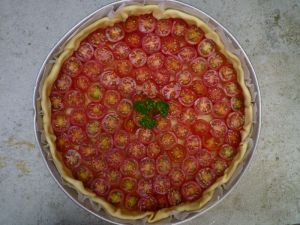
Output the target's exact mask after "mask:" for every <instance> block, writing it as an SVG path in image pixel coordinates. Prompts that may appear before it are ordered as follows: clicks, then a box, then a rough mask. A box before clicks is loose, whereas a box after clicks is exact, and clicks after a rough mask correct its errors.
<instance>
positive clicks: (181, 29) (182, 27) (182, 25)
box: [172, 19, 187, 37]
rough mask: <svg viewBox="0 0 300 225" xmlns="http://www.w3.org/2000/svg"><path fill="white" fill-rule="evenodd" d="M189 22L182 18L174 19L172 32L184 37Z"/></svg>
mask: <svg viewBox="0 0 300 225" xmlns="http://www.w3.org/2000/svg"><path fill="white" fill-rule="evenodd" d="M186 29H187V24H186V22H185V21H184V20H182V19H174V22H173V26H172V34H173V35H174V36H177V37H183V36H184V34H185V33H186Z"/></svg>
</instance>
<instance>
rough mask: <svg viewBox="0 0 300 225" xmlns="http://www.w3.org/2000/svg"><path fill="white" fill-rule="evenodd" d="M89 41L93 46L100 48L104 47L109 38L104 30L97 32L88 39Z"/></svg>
mask: <svg viewBox="0 0 300 225" xmlns="http://www.w3.org/2000/svg"><path fill="white" fill-rule="evenodd" d="M87 41H88V43H90V44H91V45H92V46H94V47H98V46H100V45H104V44H105V43H106V42H107V38H106V36H105V34H104V31H103V30H97V31H95V32H94V33H92V34H90V35H89V36H88V37H87Z"/></svg>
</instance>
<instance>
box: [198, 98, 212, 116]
mask: <svg viewBox="0 0 300 225" xmlns="http://www.w3.org/2000/svg"><path fill="white" fill-rule="evenodd" d="M212 107H213V105H212V103H211V101H210V100H209V98H207V97H201V98H198V99H197V100H196V101H195V105H194V108H195V110H196V112H198V113H199V114H201V115H206V114H209V113H211V111H212Z"/></svg>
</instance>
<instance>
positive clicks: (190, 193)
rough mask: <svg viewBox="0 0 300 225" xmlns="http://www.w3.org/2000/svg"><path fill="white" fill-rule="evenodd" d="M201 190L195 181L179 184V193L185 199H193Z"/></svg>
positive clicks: (199, 194) (196, 197)
mask: <svg viewBox="0 0 300 225" xmlns="http://www.w3.org/2000/svg"><path fill="white" fill-rule="evenodd" d="M201 193H202V190H201V188H200V187H199V185H198V184H197V183H196V182H195V181H187V182H185V183H184V184H183V185H182V186H181V194H182V196H183V198H184V199H185V200H187V201H193V200H196V199H198V198H199V197H200V196H201Z"/></svg>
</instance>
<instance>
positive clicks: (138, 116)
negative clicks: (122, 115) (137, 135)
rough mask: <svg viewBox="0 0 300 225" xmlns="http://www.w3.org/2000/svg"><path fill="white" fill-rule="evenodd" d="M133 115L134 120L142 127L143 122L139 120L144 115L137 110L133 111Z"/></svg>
mask: <svg viewBox="0 0 300 225" xmlns="http://www.w3.org/2000/svg"><path fill="white" fill-rule="evenodd" d="M132 117H133V121H134V123H135V125H136V126H138V127H141V124H140V122H139V121H140V120H141V119H142V118H143V115H142V114H140V113H138V112H136V111H133V114H132Z"/></svg>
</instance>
